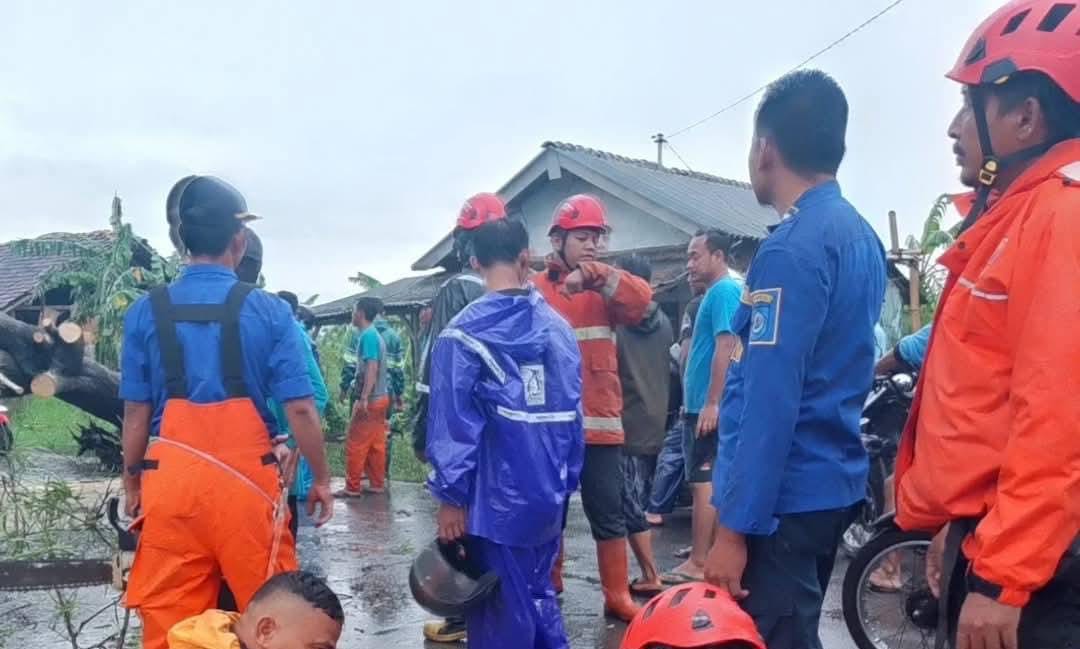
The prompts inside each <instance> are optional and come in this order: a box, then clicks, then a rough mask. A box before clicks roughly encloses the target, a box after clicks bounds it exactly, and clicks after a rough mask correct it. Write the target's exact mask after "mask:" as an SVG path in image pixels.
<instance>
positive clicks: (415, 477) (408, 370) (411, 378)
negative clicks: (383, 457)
mask: <svg viewBox="0 0 1080 649" xmlns="http://www.w3.org/2000/svg"><path fill="white" fill-rule="evenodd" d="M390 324H391V325H392V326H393V327H394V329H395V330H396V331H397V333H398V335H399V336H401V342H402V346H403V347H404V355H405V393H404V395H403V396H402V408H401V410H399V411H397V412H395V413H394V414H393V415H392V416H391V418H390V434H391V435H392V436H393V438H394V439H393V442H392V443H391V445H390V475H391V477H393V479H395V480H404V481H407V482H422V481H424V480H425V479H426V478H427V468H426V467H425V466H424V465H423V464H421V463H420V461H419V460H417V459H416V456H415V455H414V454H413V451H412V419H413V417H414V413H415V411H416V387H415V386H416V372H415V371H413V369H412V368H413V364H412V354H413V349H412V344H411V340H412V339H411V337H410V336H409V329H408V326H407V325H406V324H405V322H404V321H402V320H401V319H399V318H390ZM350 328H351V327H350V326H348V325H339V326H333V327H324V328H323V329H322V330H321V331H320V332H319V336H318V338H317V340H316V344H317V345H318V347H319V362H320V364H321V366H322V371H323V378H324V380H325V381H326V385H327V389H329V391H330V402H329V403H328V404H327V406H326V414H325V415H324V417H323V430H324V432H325V433H326V438H327V440H329V441H330V443H329V444H328V446H327V453H328V454H329V459H330V469H331V471H332V472H333V473H334V475H336V476H342V475H344V474H345V456H344V452H343V450H342V445H341V444H340V442H341V441H343V440H344V439H345V435H346V433H347V432H348V428H349V414H350V413H349V402H348V400H347V399H342V398H341V394H340V392H341V390H340V383H341V369H342V366H343V365H344V362H343V359H342V356H343V354H344V351H345V344H346V342H347V341H348V339H349V331H350Z"/></svg>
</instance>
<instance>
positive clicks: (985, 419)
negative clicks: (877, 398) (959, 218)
mask: <svg viewBox="0 0 1080 649" xmlns="http://www.w3.org/2000/svg"><path fill="white" fill-rule="evenodd" d="M1078 32H1080V6H1078V4H1077V3H1075V2H1053V1H1051V0H1018V1H1015V2H1011V3H1009V4H1007V5H1006V6H1004V7H1002V8H1001V9H1000V10H998V11H997V12H996V13H995V14H994V15H992V16H991V17H990V18H989V19H988V20H987V21H986V22H984V23H983V24H982V25H981V26H979V27H978V29H977V30H976V32H975V34H974V35H973V36H972V37H971V39H970V40H969V41H968V43H967V45H966V46H965V47H964V50H963V52H962V53H961V55H960V60H959V62H958V63H957V64H956V67H954V68H953V70H952V71H951V72H950V73H949V75H948V76H949V77H950V78H951V79H953V80H955V81H958V82H960V83H961V84H963V85H964V99H965V101H964V106H963V107H962V108H961V109H960V112H959V113H958V114H957V116H956V118H955V119H954V120H953V123H952V125H951V126H950V128H949V136H950V137H951V138H952V139H953V140H954V141H955V145H954V147H953V148H954V150H955V151H956V154H957V163H958V165H959V166H960V168H961V179H962V180H963V181H964V183H965V184H967V185H969V186H972V187H976V188H977V189H978V192H979V196H978V200H976V203H975V206H974V207H973V209H972V211H971V212H970V213H969V214H968V216H967V218H966V219H965V221H964V229H963V232H962V234H961V235H960V236H959V238H958V239H957V241H956V243H955V244H954V245H953V247H952V248H950V249H949V250H948V251H947V252H946V253H945V254H943V255H942V257H941V259H940V260H939V261H940V263H941V264H942V265H944V266H945V267H946V268H947V269H948V270H949V279H948V281H947V283H946V286H945V290H944V293H943V296H942V300H941V303H940V305H939V306H938V312H937V317H936V318H935V321H934V327H933V333H932V336H931V340H930V347H929V351H928V354H927V357H926V360H925V364H924V365H923V373H922V376H921V380H920V386H919V388H918V392H917V395H918V396H917V398H916V401H915V403H914V405H913V408H912V414H911V418H910V419H909V421H908V426H907V429H906V430H905V431H904V436H903V438H902V442H901V447H900V452H899V456H898V458H897V462H898V466H897V481H896V483H897V494H896V498H897V522H898V523H899V525H900V526H901V527H903V528H905V529H920V530H928V531H939V530H941V532H940V533H939V535H938V537H937V538H936V539H935V546H934V548H935V551H934V552H932V553H931V558H933V559H934V560H933V561H931V560H928V564H929V566H930V569H929V570H928V572H930V573H931V574H930V575H929V576H930V577H931V582H932V584H933V585H934V586H936V587H939V589H940V592H941V594H942V597H943V599H944V602H945V606H944V610H945V611H948V613H949V614H948V615H942V616H941V618H942V621H943V624H942V628H940V629H939V635H940V636H941V637H948V636H951V635H952V634H953V633H955V634H956V638H955V646H957V647H964V648H966V647H977V648H980V649H981V648H982V647H988V648H990V647H992V648H994V649H996V648H998V647H1006V648H1015V647H1021V648H1027V647H1066V646H1071V645H1073V644H1075V642H1076V639H1077V638H1078V637H1080V574H1078V573H1080V571H1078V570H1077V568H1076V564H1077V563H1080V562H1078V561H1077V550H1076V548H1077V547H1078V544H1076V543H1075V542H1074V541H1075V540H1076V539H1077V535H1078V532H1080V437H1078V436H1077V430H1078V422H1080V399H1078V397H1077V395H1078V394H1080V373H1078V369H1077V368H1080V338H1078V337H1077V334H1076V332H1077V330H1078V329H1080V293H1078V292H1077V285H1078V283H1080V218H1078V216H1080V37H1078V36H1077V33H1078ZM991 197H992V200H988V199H991ZM938 577H940V581H938ZM946 625H948V626H946ZM949 627H951V628H949ZM950 639H951V638H950Z"/></svg>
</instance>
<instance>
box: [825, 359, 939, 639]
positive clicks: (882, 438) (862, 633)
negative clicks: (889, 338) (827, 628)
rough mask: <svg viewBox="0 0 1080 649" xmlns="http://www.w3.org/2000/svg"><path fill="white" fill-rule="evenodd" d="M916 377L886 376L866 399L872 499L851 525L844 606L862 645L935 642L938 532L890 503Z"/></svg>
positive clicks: (865, 431) (865, 428)
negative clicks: (929, 556)
mask: <svg viewBox="0 0 1080 649" xmlns="http://www.w3.org/2000/svg"><path fill="white" fill-rule="evenodd" d="M915 384H916V381H915V377H914V376H912V375H910V374H903V373H900V374H894V375H892V376H888V377H878V378H876V379H875V380H874V386H873V388H872V389H871V391H870V394H869V395H868V396H867V398H866V403H865V404H864V407H863V418H862V421H861V423H862V441H863V445H864V446H865V448H866V451H867V454H868V455H869V457H870V475H869V479H868V480H867V496H866V506H865V507H864V508H863V512H862V515H861V516H860V518H859V519H858V520H857V521H856V522H855V523H854V524H853V525H852V526H851V527H850V528H849V529H848V530H847V532H845V534H844V542H843V550H844V552H845V553H846V554H848V556H850V557H851V562H850V563H849V564H848V567H847V572H846V573H845V575H844V583H843V589H842V600H841V610H842V613H843V616H844V623H845V624H846V625H847V628H848V632H849V633H850V634H851V637H852V639H853V640H854V642H855V644H856V645H857V646H858V647H859V649H908V648H913V647H925V648H926V649H930V648H931V647H933V646H934V636H935V631H936V629H937V616H938V608H937V600H936V599H935V598H934V596H933V594H932V593H931V591H930V587H929V585H928V584H927V581H926V553H927V550H928V549H929V547H930V540H931V537H930V535H929V534H925V533H922V532H905V531H903V530H901V529H899V528H898V527H896V525H895V523H894V522H893V513H892V512H891V511H889V509H890V508H888V507H886V505H885V483H886V480H888V478H889V477H890V476H891V475H892V472H893V469H894V463H895V460H896V452H897V448H898V445H899V442H900V434H901V433H902V432H903V429H904V425H905V423H906V422H907V417H908V412H909V411H910V409H911V403H912V401H913V400H914V396H915Z"/></svg>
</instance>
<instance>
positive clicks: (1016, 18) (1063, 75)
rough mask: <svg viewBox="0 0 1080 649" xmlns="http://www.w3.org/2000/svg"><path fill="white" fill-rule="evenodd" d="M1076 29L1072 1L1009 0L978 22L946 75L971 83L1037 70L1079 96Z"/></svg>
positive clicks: (1078, 21) (1078, 11)
mask: <svg viewBox="0 0 1080 649" xmlns="http://www.w3.org/2000/svg"><path fill="white" fill-rule="evenodd" d="M1078 32H1080V6H1078V4H1077V3H1076V2H1061V1H1060V0H1013V1H1012V2H1010V3H1008V4H1006V5H1005V6H1004V7H1002V8H1001V9H998V10H997V11H996V12H995V13H994V14H993V15H992V16H990V17H989V18H987V19H986V21H985V22H983V24H981V25H979V27H978V28H977V29H976V30H975V33H974V34H972V35H971V38H970V39H968V42H967V45H965V46H964V49H963V51H962V52H961V54H960V59H959V60H958V61H957V62H956V66H955V67H953V69H952V70H951V71H950V72H949V74H948V75H947V76H948V77H949V78H950V79H952V80H954V81H958V82H960V83H963V84H967V85H970V86H977V85H981V84H986V83H1000V82H1001V81H1003V80H1004V79H1005V78H1007V77H1008V76H1009V75H1011V74H1014V73H1016V72H1023V71H1029V70H1030V71H1036V72H1042V73H1043V74H1045V75H1046V76H1048V77H1050V78H1051V79H1053V81H1054V83H1056V84H1057V85H1059V86H1061V89H1062V90H1064V91H1065V93H1066V94H1068V95H1069V96H1070V97H1072V99H1073V101H1080V39H1078V38H1077V33H1078Z"/></svg>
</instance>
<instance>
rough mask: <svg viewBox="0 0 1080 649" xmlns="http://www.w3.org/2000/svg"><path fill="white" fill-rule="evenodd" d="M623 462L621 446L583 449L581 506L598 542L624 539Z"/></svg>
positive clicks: (589, 446)
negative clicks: (583, 464)
mask: <svg viewBox="0 0 1080 649" xmlns="http://www.w3.org/2000/svg"><path fill="white" fill-rule="evenodd" d="M622 458H623V453H622V447H621V446H593V445H586V446H585V466H583V467H582V469H581V506H582V508H583V509H584V510H585V518H587V519H589V527H590V528H592V535H593V538H594V539H596V540H597V541H610V540H612V539H621V538H625V537H626V515H625V513H624V511H623V491H624V489H625V486H626V485H625V484H624V480H623V466H622Z"/></svg>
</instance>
